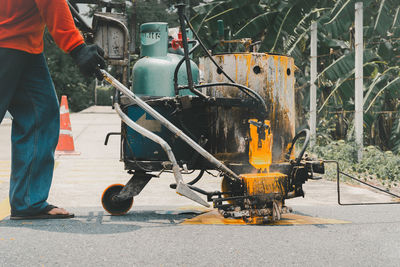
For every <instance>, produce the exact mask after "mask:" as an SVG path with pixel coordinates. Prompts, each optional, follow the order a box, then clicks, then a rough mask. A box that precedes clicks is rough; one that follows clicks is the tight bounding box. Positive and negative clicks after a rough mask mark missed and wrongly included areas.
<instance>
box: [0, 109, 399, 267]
mask: <svg viewBox="0 0 400 267" xmlns="http://www.w3.org/2000/svg"><path fill="white" fill-rule="evenodd" d="M71 123H72V130H73V132H74V137H75V146H76V150H77V151H78V152H80V153H81V154H80V155H79V156H60V157H58V158H57V163H56V168H55V173H54V180H53V186H52V190H51V193H50V198H49V201H50V202H51V203H52V204H56V205H58V206H62V207H65V208H67V209H69V210H70V211H72V212H74V213H75V214H76V218H74V219H69V220H53V221H46V220H38V221H10V220H9V219H8V217H7V216H8V214H7V195H8V179H9V178H8V175H9V171H10V138H9V135H10V128H11V127H10V125H11V124H10V121H8V120H6V121H4V122H3V124H2V125H0V149H1V153H0V266H58V265H62V266H106V265H113V266H210V265H211V266H241V265H248V266H267V265H270V266H283V265H289V266H300V265H301V266H400V205H379V206H363V207H360V206H346V207H343V206H339V205H337V204H336V188H335V183H334V182H330V181H324V180H322V181H310V182H308V183H306V185H305V191H306V197H305V198H304V199H303V198H298V199H293V200H289V201H288V202H287V204H288V205H289V206H291V207H292V208H293V210H294V213H295V214H298V215H304V216H307V218H310V219H311V221H312V218H320V219H328V220H326V222H325V223H312V222H311V223H310V222H307V221H298V222H297V223H298V224H295V225H281V226H271V225H265V226H252V225H223V224H222V225H213V224H205V225H186V224H182V222H184V221H186V220H187V219H190V218H194V217H196V216H197V215H198V214H197V213H200V212H201V211H202V210H203V209H202V208H201V207H200V206H198V205H196V204H195V203H193V202H192V201H190V200H187V199H185V198H183V197H181V196H178V195H177V194H176V193H175V192H174V191H173V190H171V189H169V186H168V185H169V184H170V183H172V182H173V177H172V176H171V175H170V174H166V175H162V176H161V177H160V178H156V179H153V180H152V181H150V183H149V184H148V186H147V187H146V188H145V189H144V190H143V192H142V193H141V194H140V195H139V196H138V197H137V198H135V203H134V206H133V208H132V210H131V211H130V212H129V213H128V214H127V215H125V216H119V217H116V216H110V215H108V214H107V213H106V212H105V211H104V210H103V208H102V207H101V203H100V198H101V194H102V192H103V190H104V189H105V188H106V187H107V186H108V185H110V184H112V183H126V182H127V181H128V180H129V175H128V174H126V172H125V171H124V170H123V164H122V163H121V162H119V140H118V137H113V138H112V139H111V140H110V143H109V146H104V145H103V142H104V136H105V134H106V133H107V132H109V131H113V132H115V131H119V126H120V125H119V123H120V122H119V119H118V117H117V115H115V114H114V113H113V112H112V111H111V110H109V109H104V108H98V107H97V108H91V109H90V110H87V111H86V112H82V113H77V114H71ZM199 186H200V187H202V188H204V189H206V190H215V189H219V187H220V181H219V179H217V178H214V177H212V176H209V175H208V176H207V177H205V178H204V179H203V180H202V181H201V182H200V184H199ZM343 194H344V195H345V198H344V199H343V201H347V202H349V201H360V200H362V201H391V199H390V198H389V197H387V196H385V195H382V194H379V193H375V192H372V191H370V190H367V189H363V188H361V187H354V186H344V187H343ZM329 219H333V220H336V221H332V220H329Z"/></svg>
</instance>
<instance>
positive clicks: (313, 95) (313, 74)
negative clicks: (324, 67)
mask: <svg viewBox="0 0 400 267" xmlns="http://www.w3.org/2000/svg"><path fill="white" fill-rule="evenodd" d="M310 49H311V58H310V61H311V62H310V64H311V66H310V132H311V141H310V146H311V147H313V146H314V145H315V141H316V137H317V130H316V129H317V86H316V85H315V82H316V79H317V23H316V22H313V23H312V24H311V47H310Z"/></svg>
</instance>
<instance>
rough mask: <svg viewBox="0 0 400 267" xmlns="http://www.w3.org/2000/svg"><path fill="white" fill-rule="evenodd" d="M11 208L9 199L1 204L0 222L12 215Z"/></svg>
mask: <svg viewBox="0 0 400 267" xmlns="http://www.w3.org/2000/svg"><path fill="white" fill-rule="evenodd" d="M10 211H11V207H10V202H9V200H8V198H6V199H4V200H3V201H2V202H0V221H1V220H3V219H4V218H5V217H7V216H9V215H10Z"/></svg>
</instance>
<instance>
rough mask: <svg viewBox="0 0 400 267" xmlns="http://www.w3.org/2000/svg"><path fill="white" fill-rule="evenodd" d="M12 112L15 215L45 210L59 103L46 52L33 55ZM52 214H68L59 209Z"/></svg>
mask: <svg viewBox="0 0 400 267" xmlns="http://www.w3.org/2000/svg"><path fill="white" fill-rule="evenodd" d="M25 64H26V65H27V67H26V68H25V71H24V73H23V75H22V78H21V80H20V83H19V84H18V87H17V88H16V92H15V94H14V96H13V99H12V101H11V104H10V106H9V111H10V113H11V115H12V116H13V117H14V119H13V126H12V166H11V181H10V205H11V215H12V216H13V215H14V216H15V215H17V216H25V215H34V214H38V213H40V212H42V211H43V210H45V209H46V207H47V206H48V203H47V202H46V200H47V197H48V194H49V190H50V186H51V181H52V177H53V169H54V150H55V148H56V145H57V141H58V135H59V125H60V124H59V118H60V116H59V106H58V100H57V96H56V93H55V90H54V86H53V82H52V80H51V77H50V74H49V71H48V68H47V64H46V62H45V58H44V56H43V54H40V55H32V54H30V55H29V59H28V62H26V63H25ZM49 213H66V211H65V210H62V209H55V210H53V211H52V212H49Z"/></svg>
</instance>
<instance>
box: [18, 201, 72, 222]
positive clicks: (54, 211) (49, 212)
mask: <svg viewBox="0 0 400 267" xmlns="http://www.w3.org/2000/svg"><path fill="white" fill-rule="evenodd" d="M73 217H74V214H73V213H69V212H68V211H66V210H65V209H63V208H58V207H56V206H53V205H48V206H47V207H46V208H45V209H44V210H43V211H41V212H40V213H38V214H35V215H28V216H19V215H15V214H14V215H13V214H11V217H10V220H35V219H36V220H37V219H69V218H73Z"/></svg>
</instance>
